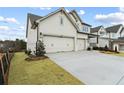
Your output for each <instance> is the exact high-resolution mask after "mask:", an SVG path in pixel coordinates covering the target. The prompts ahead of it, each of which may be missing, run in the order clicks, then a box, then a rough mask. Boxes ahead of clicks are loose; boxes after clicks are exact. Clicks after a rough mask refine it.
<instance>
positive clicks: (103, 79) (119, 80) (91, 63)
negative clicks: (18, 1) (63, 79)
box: [47, 51, 124, 85]
mask: <svg viewBox="0 0 124 93" xmlns="http://www.w3.org/2000/svg"><path fill="white" fill-rule="evenodd" d="M47 55H48V56H49V57H50V58H51V59H52V60H53V61H54V62H55V63H56V64H58V65H59V66H61V67H62V68H64V69H65V70H67V71H68V72H70V73H71V74H72V75H73V76H75V77H76V78H78V79H79V80H81V81H82V82H84V83H85V84H90V85H116V84H124V57H118V56H112V55H108V54H102V53H99V52H96V51H80V52H63V53H54V54H47Z"/></svg>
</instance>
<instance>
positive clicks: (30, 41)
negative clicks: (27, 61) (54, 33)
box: [27, 20, 37, 53]
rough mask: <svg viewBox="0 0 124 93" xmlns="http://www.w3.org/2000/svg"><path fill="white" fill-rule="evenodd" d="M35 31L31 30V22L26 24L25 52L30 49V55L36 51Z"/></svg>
mask: <svg viewBox="0 0 124 93" xmlns="http://www.w3.org/2000/svg"><path fill="white" fill-rule="evenodd" d="M36 41H37V30H36V29H31V22H30V20H29V24H28V36H27V50H29V49H31V51H32V53H33V51H35V50H36Z"/></svg>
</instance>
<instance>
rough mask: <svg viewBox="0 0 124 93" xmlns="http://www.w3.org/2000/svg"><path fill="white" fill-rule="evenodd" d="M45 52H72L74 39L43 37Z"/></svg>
mask: <svg viewBox="0 0 124 93" xmlns="http://www.w3.org/2000/svg"><path fill="white" fill-rule="evenodd" d="M43 41H44V44H45V50H46V52H60V51H73V50H74V39H73V38H61V37H48V36H47V37H44V39H43Z"/></svg>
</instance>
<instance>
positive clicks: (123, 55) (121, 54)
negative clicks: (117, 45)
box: [100, 51, 124, 57]
mask: <svg viewBox="0 0 124 93" xmlns="http://www.w3.org/2000/svg"><path fill="white" fill-rule="evenodd" d="M100 52H101V53H105V54H111V55H116V56H122V57H124V53H123V52H119V53H116V52H109V51H100Z"/></svg>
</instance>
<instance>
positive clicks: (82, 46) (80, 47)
mask: <svg viewBox="0 0 124 93" xmlns="http://www.w3.org/2000/svg"><path fill="white" fill-rule="evenodd" d="M77 49H78V50H84V49H85V40H84V39H78V40H77Z"/></svg>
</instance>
